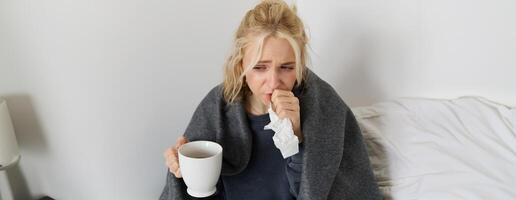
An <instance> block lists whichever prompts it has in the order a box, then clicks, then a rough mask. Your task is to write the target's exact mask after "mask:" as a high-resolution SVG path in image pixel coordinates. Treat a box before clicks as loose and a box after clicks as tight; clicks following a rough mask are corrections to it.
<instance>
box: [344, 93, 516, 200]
mask: <svg viewBox="0 0 516 200" xmlns="http://www.w3.org/2000/svg"><path fill="white" fill-rule="evenodd" d="M353 112H354V114H355V116H356V118H357V121H358V123H359V125H360V127H361V129H362V132H363V135H364V141H365V143H366V145H367V149H368V153H369V156H370V160H371V164H372V167H373V170H374V173H375V176H376V178H377V181H378V185H379V187H380V190H381V192H382V193H383V195H384V197H385V199H395V200H405V199H431V200H444V199H467V200H476V199H495V200H505V199H516V108H515V107H511V106H508V105H503V104H500V103H497V102H494V101H491V100H489V99H486V98H483V97H476V96H468V97H461V98H456V99H428V98H398V99H395V100H390V101H384V102H379V103H376V104H373V105H371V106H364V107H355V108H353Z"/></svg>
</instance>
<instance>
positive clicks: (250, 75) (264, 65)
mask: <svg viewBox="0 0 516 200" xmlns="http://www.w3.org/2000/svg"><path fill="white" fill-rule="evenodd" d="M256 45H257V44H254V43H252V44H250V46H248V47H247V48H246V49H244V58H243V61H242V64H243V66H244V67H247V66H248V65H249V63H251V62H252V60H253V59H255V57H256V55H257V53H258V52H256ZM295 61H296V58H295V54H294V50H293V49H292V47H291V46H290V43H289V42H288V41H287V40H286V39H283V38H277V37H267V38H266V39H265V41H264V43H263V47H262V56H261V58H260V59H259V60H258V63H257V64H256V65H255V66H252V69H251V70H248V71H247V72H246V74H245V78H246V83H247V85H248V86H249V88H250V89H251V92H252V96H251V97H252V98H255V100H259V101H260V102H262V103H263V105H265V106H268V105H269V103H270V101H271V96H272V92H273V91H274V90H275V89H280V90H287V91H291V90H292V89H293V88H294V85H295V83H296V69H295V68H296V62H295Z"/></svg>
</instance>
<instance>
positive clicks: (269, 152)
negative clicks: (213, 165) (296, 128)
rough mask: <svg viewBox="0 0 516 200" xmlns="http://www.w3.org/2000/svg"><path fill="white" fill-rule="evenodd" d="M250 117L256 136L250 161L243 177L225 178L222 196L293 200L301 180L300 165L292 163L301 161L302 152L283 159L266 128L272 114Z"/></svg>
mask: <svg viewBox="0 0 516 200" xmlns="http://www.w3.org/2000/svg"><path fill="white" fill-rule="evenodd" d="M248 118H249V125H250V127H251V129H252V134H253V135H252V137H253V147H252V151H251V159H250V160H249V163H248V164H247V167H246V168H245V169H244V171H242V172H241V173H240V174H237V175H234V176H222V183H223V186H224V189H223V191H224V194H223V196H224V197H225V199H228V200H233V199H235V200H237V199H246V200H263V199H271V200H294V199H295V197H296V196H297V191H298V190H299V184H296V182H297V183H299V180H300V179H301V169H300V168H301V163H292V159H291V158H292V157H299V158H298V159H300V158H302V157H301V156H302V152H299V153H297V154H296V155H293V156H291V157H289V158H287V159H284V158H283V156H282V155H281V152H280V151H279V149H278V148H276V146H275V145H274V142H273V140H272V136H274V131H272V130H264V129H263V127H264V126H265V125H267V124H268V123H269V122H270V119H269V114H264V115H259V116H253V115H248ZM289 180H292V181H291V182H292V185H290V184H289Z"/></svg>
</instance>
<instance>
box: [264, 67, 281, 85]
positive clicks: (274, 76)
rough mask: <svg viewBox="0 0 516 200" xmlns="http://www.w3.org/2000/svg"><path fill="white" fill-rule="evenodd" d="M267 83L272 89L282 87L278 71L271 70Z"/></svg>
mask: <svg viewBox="0 0 516 200" xmlns="http://www.w3.org/2000/svg"><path fill="white" fill-rule="evenodd" d="M267 81H268V83H267V84H268V86H269V88H270V89H277V88H278V87H279V86H280V83H281V81H280V77H279V74H278V73H277V72H276V70H271V72H270V74H269V77H268V80H267Z"/></svg>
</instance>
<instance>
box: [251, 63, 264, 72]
mask: <svg viewBox="0 0 516 200" xmlns="http://www.w3.org/2000/svg"><path fill="white" fill-rule="evenodd" d="M265 69H267V66H266V65H260V64H258V65H255V66H254V67H253V70H258V71H263V70H265Z"/></svg>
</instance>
